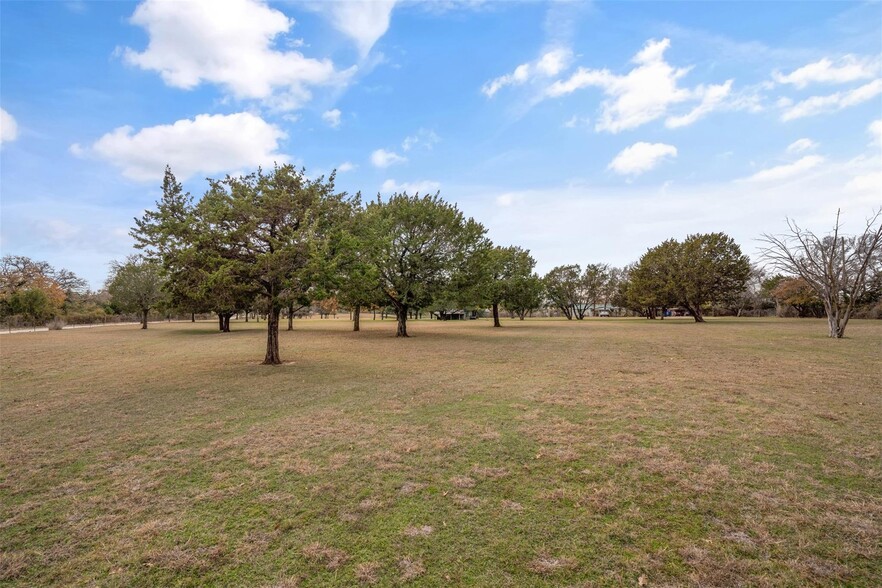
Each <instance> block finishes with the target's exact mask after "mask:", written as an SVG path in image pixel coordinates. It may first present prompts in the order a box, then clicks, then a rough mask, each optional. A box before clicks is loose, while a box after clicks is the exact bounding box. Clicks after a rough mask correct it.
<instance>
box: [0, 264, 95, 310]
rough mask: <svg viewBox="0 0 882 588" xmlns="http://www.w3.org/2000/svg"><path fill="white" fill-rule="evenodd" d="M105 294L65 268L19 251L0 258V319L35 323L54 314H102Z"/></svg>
mask: <svg viewBox="0 0 882 588" xmlns="http://www.w3.org/2000/svg"><path fill="white" fill-rule="evenodd" d="M109 302H110V301H109V298H108V296H106V295H103V294H102V293H97V292H90V291H89V289H88V285H87V284H86V281H85V280H83V279H82V278H80V277H79V276H77V275H76V274H74V273H73V272H71V271H69V270H66V269H63V268H62V269H56V268H54V267H52V266H51V265H50V264H49V263H47V262H45V261H35V260H33V259H30V258H28V257H24V256H21V255H6V256H4V257H3V258H2V259H0V320H3V321H5V322H13V321H14V320H16V319H18V320H20V321H22V322H25V323H30V324H36V323H40V322H45V321H47V320H49V319H53V318H56V317H75V318H82V317H91V316H100V315H104V314H106V312H107V311H108V307H109Z"/></svg>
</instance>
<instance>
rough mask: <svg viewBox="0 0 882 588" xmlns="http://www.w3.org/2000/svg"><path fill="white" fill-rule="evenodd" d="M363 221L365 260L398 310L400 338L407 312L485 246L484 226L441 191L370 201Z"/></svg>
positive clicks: (445, 284)
mask: <svg viewBox="0 0 882 588" xmlns="http://www.w3.org/2000/svg"><path fill="white" fill-rule="evenodd" d="M364 222H365V228H366V235H365V241H364V245H365V251H366V252H367V260H368V261H369V263H371V264H372V265H373V266H374V267H376V270H377V274H378V277H379V285H380V289H381V291H382V293H383V295H384V296H385V297H386V299H387V300H388V301H389V303H390V304H391V305H392V307H393V308H394V309H395V315H396V317H397V319H398V328H397V331H396V336H398V337H407V336H408V334H407V317H408V312H409V311H410V310H411V309H412V308H423V307H426V306H428V305H429V304H430V303H431V302H432V300H433V299H434V298H436V297H437V296H439V295H440V294H441V293H443V292H444V291H445V290H446V289H447V287H448V286H449V283H450V280H451V278H452V277H453V276H454V275H455V274H457V273H460V272H463V271H465V269H466V263H467V261H468V260H469V259H470V257H471V256H472V255H473V254H474V253H475V251H476V250H478V249H480V248H482V247H486V239H485V237H484V234H485V233H486V229H485V228H484V227H483V226H482V225H481V224H480V223H478V222H476V221H475V220H474V219H471V218H468V219H467V218H466V217H465V216H464V215H463V213H462V212H461V211H460V210H459V208H457V207H456V206H455V205H453V204H449V203H447V202H445V201H444V200H443V199H442V198H441V197H440V195H439V194H435V195H433V196H428V195H427V196H420V195H419V194H416V195H413V196H409V195H408V194H407V193H402V194H393V195H392V196H391V197H390V198H389V200H388V201H386V202H383V201H381V200H380V199H379V198H378V199H377V201H376V202H371V203H369V204H368V206H367V208H366V211H365V217H364Z"/></svg>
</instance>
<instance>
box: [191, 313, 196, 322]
mask: <svg viewBox="0 0 882 588" xmlns="http://www.w3.org/2000/svg"><path fill="white" fill-rule="evenodd" d="M190 322H191V323H195V322H196V313H195V312H191V313H190Z"/></svg>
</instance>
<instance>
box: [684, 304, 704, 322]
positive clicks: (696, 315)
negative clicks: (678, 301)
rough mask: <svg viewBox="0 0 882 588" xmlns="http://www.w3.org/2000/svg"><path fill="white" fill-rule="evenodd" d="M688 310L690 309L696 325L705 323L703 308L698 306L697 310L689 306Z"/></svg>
mask: <svg viewBox="0 0 882 588" xmlns="http://www.w3.org/2000/svg"><path fill="white" fill-rule="evenodd" d="M686 308H688V309H689V312H691V313H692V318H694V319H695V322H696V323H703V322H704V317H703V316H701V307H700V306H696V307H695V308H692V307H689V306H687V307H686Z"/></svg>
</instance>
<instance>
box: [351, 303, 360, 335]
mask: <svg viewBox="0 0 882 588" xmlns="http://www.w3.org/2000/svg"><path fill="white" fill-rule="evenodd" d="M352 330H353V331H360V330H361V304H356V305H355V309H354V310H353V311H352Z"/></svg>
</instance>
